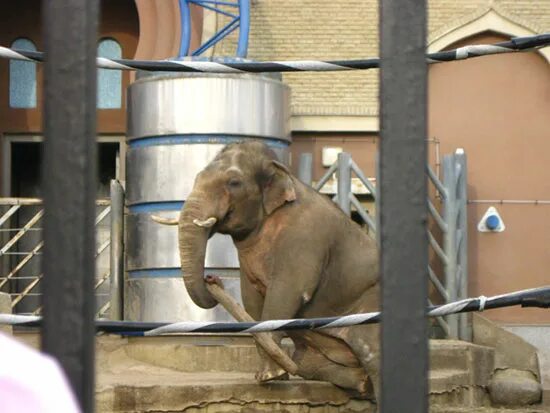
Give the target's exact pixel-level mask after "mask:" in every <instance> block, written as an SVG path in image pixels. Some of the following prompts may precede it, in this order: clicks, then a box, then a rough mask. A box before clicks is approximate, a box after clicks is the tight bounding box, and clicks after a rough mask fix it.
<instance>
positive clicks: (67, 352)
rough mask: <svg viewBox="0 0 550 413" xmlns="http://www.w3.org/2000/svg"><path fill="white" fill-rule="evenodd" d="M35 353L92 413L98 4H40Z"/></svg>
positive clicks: (72, 0) (84, 0)
mask: <svg viewBox="0 0 550 413" xmlns="http://www.w3.org/2000/svg"><path fill="white" fill-rule="evenodd" d="M42 12H43V25H42V26H43V28H44V33H43V38H44V43H45V50H46V55H47V61H46V62H45V68H44V78H45V83H44V97H45V99H44V119H45V125H44V126H45V127H44V131H45V142H44V169H43V172H42V176H43V177H47V179H43V193H44V207H45V211H46V214H45V222H44V259H43V269H44V283H43V288H44V290H43V292H44V295H43V306H44V328H43V334H42V346H43V349H44V350H45V351H46V352H47V353H50V354H52V355H53V356H54V357H56V358H57V359H58V360H59V361H60V363H61V365H62V367H63V368H64V369H65V372H66V373H67V375H68V378H69V381H70V383H71V385H72V387H73V389H74V391H75V393H76V395H77V398H78V399H79V401H80V405H81V408H82V410H83V412H85V413H92V412H93V411H94V387H95V386H94V370H95V368H94V336H95V328H94V316H95V304H94V302H95V297H94V290H93V287H94V278H95V274H94V249H95V240H94V238H95V237H94V235H95V234H94V232H95V231H94V219H95V191H96V163H97V156H96V150H97V149H96V77H97V71H96V67H95V58H96V48H97V21H98V15H99V1H98V0H43V1H42Z"/></svg>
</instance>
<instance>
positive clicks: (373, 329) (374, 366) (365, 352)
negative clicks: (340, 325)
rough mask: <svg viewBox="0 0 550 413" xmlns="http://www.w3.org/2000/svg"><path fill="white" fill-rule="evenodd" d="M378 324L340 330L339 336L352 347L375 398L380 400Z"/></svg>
mask: <svg viewBox="0 0 550 413" xmlns="http://www.w3.org/2000/svg"><path fill="white" fill-rule="evenodd" d="M379 331H380V327H379V326H378V325H361V326H354V327H349V328H345V329H342V330H340V332H339V334H338V336H340V337H341V338H342V339H343V340H344V341H345V342H346V343H347V344H348V345H349V346H350V348H351V349H352V351H353V353H354V354H355V356H356V357H357V359H358V360H359V363H360V364H361V366H362V367H363V368H364V369H365V372H366V373H367V374H368V376H369V379H370V381H371V383H372V387H373V390H374V394H375V396H376V400H377V401H379V400H380V398H379V397H380V343H379V340H380V338H379Z"/></svg>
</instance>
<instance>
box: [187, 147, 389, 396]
mask: <svg viewBox="0 0 550 413" xmlns="http://www.w3.org/2000/svg"><path fill="white" fill-rule="evenodd" d="M275 159H276V157H275V154H274V153H273V152H272V151H271V150H270V149H269V148H268V147H267V146H266V145H264V144H262V143H260V142H257V141H248V142H246V143H237V144H231V145H228V146H227V147H225V148H224V149H223V150H222V151H221V152H220V153H219V154H218V155H217V157H216V158H215V159H214V160H213V161H212V162H211V163H210V164H209V165H208V166H207V167H206V168H205V169H204V170H203V171H202V172H200V173H199V175H198V176H197V178H196V180H195V184H194V187H193V190H192V192H191V194H190V195H189V198H188V199H187V201H186V202H185V205H184V207H183V209H182V212H181V214H180V220H179V243H180V258H181V266H182V270H183V273H184V281H185V285H186V287H187V291H188V292H189V295H190V296H191V298H192V300H193V301H194V302H195V303H196V304H197V305H199V306H200V307H203V308H211V307H213V306H215V305H216V304H217V302H216V300H215V299H214V298H213V297H212V296H211V295H210V294H209V293H208V291H207V289H206V287H205V281H204V279H203V277H204V257H205V249H206V242H207V240H208V238H209V236H211V235H212V234H214V233H216V232H219V233H222V234H229V235H231V237H232V238H233V241H234V243H235V246H236V247H237V250H238V253H239V261H240V265H241V290H242V299H243V303H244V306H245V309H246V311H247V312H248V313H249V314H250V315H251V316H252V317H254V318H255V319H256V320H269V319H285V318H302V317H307V318H309V317H330V316H338V315H344V314H352V313H359V312H368V311H376V310H378V264H377V254H378V253H377V248H376V244H375V242H374V241H373V240H372V239H371V238H370V237H369V236H367V235H366V234H365V233H364V232H363V231H362V230H361V229H360V227H359V226H358V225H357V224H355V223H354V222H353V221H351V220H350V219H349V218H348V217H347V216H346V215H345V214H343V213H342V212H341V211H340V209H338V207H336V206H335V205H334V204H333V202H332V201H331V200H329V199H328V198H327V197H325V196H322V195H320V194H319V193H317V192H316V191H314V190H313V189H311V188H310V187H308V186H306V185H303V184H302V183H301V182H300V181H299V180H298V179H296V178H295V177H294V176H292V175H291V174H290V172H289V171H288V170H287V169H286V167H285V166H283V165H282V164H280V163H279V162H277V161H276V160H275ZM211 217H215V218H216V220H217V222H216V224H215V225H214V226H212V227H210V228H206V227H200V226H198V225H197V224H196V222H197V221H196V220H199V222H204V221H206V220H207V219H208V218H211ZM194 220H195V223H193V221H194ZM282 336H283V334H282V333H274V334H273V338H274V339H275V341H276V342H278V343H280V341H281V339H282ZM289 336H290V338H291V339H292V340H293V341H294V344H295V348H296V350H295V352H294V354H293V359H294V361H295V362H296V363H297V365H298V367H299V371H298V374H299V375H300V376H302V377H304V378H306V379H314V380H325V381H329V382H332V383H334V384H335V385H337V386H339V387H342V388H345V389H348V390H351V391H352V392H353V393H354V394H357V395H362V396H364V395H366V394H367V393H370V392H371V390H369V391H367V389H368V386H367V383H368V378H370V380H371V383H372V384H373V386H374V391H375V394H376V395H378V362H379V357H378V354H379V345H378V327H377V326H376V325H369V326H357V327H352V328H337V329H329V330H323V331H321V332H310V331H308V332H302V331H298V332H291V333H289ZM258 351H259V352H260V354H261V355H262V356H263V357H262V360H263V366H262V368H261V370H260V371H259V372H258V373H257V374H256V378H257V379H258V380H259V381H262V382H263V381H268V380H272V379H276V378H282V377H283V376H284V375H285V372H284V370H282V369H281V368H280V367H279V366H278V365H277V364H275V363H274V362H273V361H271V360H270V359H269V358H268V357H267V356H266V355H265V354H263V351H262V350H261V349H260V348H259V349H258Z"/></svg>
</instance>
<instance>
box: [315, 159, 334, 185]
mask: <svg viewBox="0 0 550 413" xmlns="http://www.w3.org/2000/svg"><path fill="white" fill-rule="evenodd" d="M337 170H338V162H335V163H333V164H332V166H331V167H330V168H328V171H326V172H325V174H324V175H323V176H322V177H321V179H319V181H317V183H316V184H315V186H314V187H313V188H314V189H315V190H316V191H320V190H321V188H322V187H323V186H325V184H326V183H327V182H328V180H329V179H330V177H331V176H332V174H333V173H334V172H336V171H337Z"/></svg>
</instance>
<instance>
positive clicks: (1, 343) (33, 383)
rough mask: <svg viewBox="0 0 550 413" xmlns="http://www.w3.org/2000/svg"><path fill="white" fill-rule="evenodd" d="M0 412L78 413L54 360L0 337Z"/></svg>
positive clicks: (74, 401)
mask: <svg viewBox="0 0 550 413" xmlns="http://www.w3.org/2000/svg"><path fill="white" fill-rule="evenodd" d="M0 412H2V413H77V412H80V409H79V408H78V405H77V402H76V400H75V397H74V395H73V393H72V391H71V389H70V387H69V383H68V382H67V379H66V378H65V375H64V374H63V372H62V370H61V368H60V367H59V365H58V363H57V362H56V361H55V360H54V359H53V358H51V357H49V356H47V355H45V354H42V353H39V352H38V351H36V350H34V349H32V348H30V347H27V346H26V345H24V344H21V343H19V342H18V341H16V340H14V339H13V338H11V337H9V336H7V335H5V334H2V333H0Z"/></svg>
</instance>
